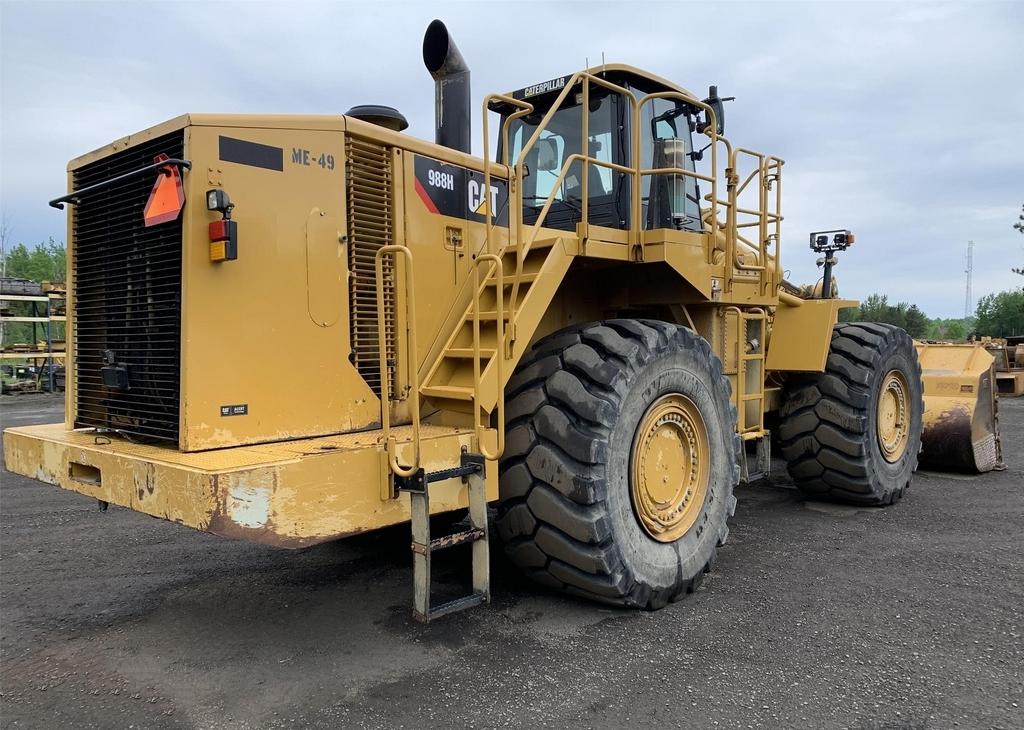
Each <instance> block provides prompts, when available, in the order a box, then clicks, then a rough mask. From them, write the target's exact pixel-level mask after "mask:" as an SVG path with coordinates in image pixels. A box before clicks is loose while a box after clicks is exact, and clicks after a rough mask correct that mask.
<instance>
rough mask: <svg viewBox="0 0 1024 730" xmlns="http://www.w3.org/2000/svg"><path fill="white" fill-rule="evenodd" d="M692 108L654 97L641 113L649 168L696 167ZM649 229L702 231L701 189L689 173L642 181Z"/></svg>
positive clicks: (643, 159)
mask: <svg viewBox="0 0 1024 730" xmlns="http://www.w3.org/2000/svg"><path fill="white" fill-rule="evenodd" d="M690 120H691V116H690V113H689V110H688V109H687V108H686V107H684V106H683V105H681V104H679V103H678V102H676V101H675V100H671V99H654V100H652V101H649V102H647V103H646V104H644V106H643V108H642V110H641V115H640V130H639V134H640V161H641V165H642V166H643V167H644V168H646V169H659V168H662V169H663V168H670V167H671V168H681V169H684V170H690V171H693V170H694V162H693V155H692V152H693V147H692V142H691V138H690ZM640 194H641V201H642V202H641V208H642V219H643V221H644V227H646V228H676V229H680V230H692V231H699V230H702V224H701V220H700V191H699V188H698V186H697V180H696V179H695V178H693V177H690V176H688V175H671V174H664V175H646V176H644V178H643V179H642V180H641V183H640Z"/></svg>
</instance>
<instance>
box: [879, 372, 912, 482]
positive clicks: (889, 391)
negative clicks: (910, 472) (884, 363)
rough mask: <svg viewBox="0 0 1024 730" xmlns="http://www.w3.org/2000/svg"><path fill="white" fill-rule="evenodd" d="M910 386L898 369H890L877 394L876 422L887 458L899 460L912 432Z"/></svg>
mask: <svg viewBox="0 0 1024 730" xmlns="http://www.w3.org/2000/svg"><path fill="white" fill-rule="evenodd" d="M909 393H910V388H908V387H907V380H906V378H905V377H904V376H903V373H901V372H900V371H899V370H890V371H889V372H888V373H886V374H885V377H884V378H883V379H882V386H881V391H880V392H879V395H878V413H877V415H876V425H877V431H878V445H879V447H880V448H881V450H882V456H883V457H884V458H885V460H886V461H888V462H890V463H894V462H896V461H899V459H900V457H901V456H903V452H904V451H906V450H907V442H908V440H909V436H910V409H909V406H908V403H907V396H908V394H909Z"/></svg>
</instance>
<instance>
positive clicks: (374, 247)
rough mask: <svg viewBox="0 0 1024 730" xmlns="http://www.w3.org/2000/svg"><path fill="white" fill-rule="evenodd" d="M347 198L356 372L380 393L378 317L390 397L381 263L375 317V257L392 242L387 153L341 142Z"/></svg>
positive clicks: (387, 271) (388, 310)
mask: <svg viewBox="0 0 1024 730" xmlns="http://www.w3.org/2000/svg"><path fill="white" fill-rule="evenodd" d="M346 160H347V164H346V186H347V192H348V240H349V245H348V266H349V272H350V277H349V305H350V306H349V317H350V318H351V322H350V325H351V328H350V331H351V333H352V354H353V357H354V362H355V366H356V369H358V371H359V374H360V375H362V376H363V379H364V380H365V381H366V382H367V384H368V385H369V386H370V387H371V388H372V389H373V391H374V392H375V393H376V394H377V395H378V396H379V395H380V393H381V387H380V386H381V372H380V341H379V340H380V337H379V333H378V329H377V321H378V317H379V316H383V318H384V323H385V334H386V340H387V341H386V342H385V343H384V346H385V350H386V352H387V363H388V373H387V377H388V382H389V390H390V392H391V394H392V396H394V394H395V391H396V383H395V371H396V360H397V346H396V341H397V332H396V328H395V285H394V265H393V260H392V258H391V257H390V256H389V257H387V258H385V259H384V311H383V312H378V311H377V284H376V279H377V273H376V268H375V267H376V263H375V261H376V254H377V251H378V250H379V249H380V248H381V247H382V246H387V245H388V244H390V243H391V242H392V231H391V226H392V218H391V212H392V211H391V200H392V192H393V178H392V170H391V148H390V147H385V146H384V145H379V144H375V143H373V142H368V141H366V140H362V139H358V138H355V137H351V136H350V137H348V138H347V140H346Z"/></svg>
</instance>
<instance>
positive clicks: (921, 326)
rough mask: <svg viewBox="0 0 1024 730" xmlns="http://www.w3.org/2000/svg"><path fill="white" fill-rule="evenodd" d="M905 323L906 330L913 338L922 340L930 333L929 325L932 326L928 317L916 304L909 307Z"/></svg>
mask: <svg viewBox="0 0 1024 730" xmlns="http://www.w3.org/2000/svg"><path fill="white" fill-rule="evenodd" d="M905 321H906V324H905V326H904V329H905V330H906V331H907V334H908V335H910V336H911V337H916V338H917V339H920V338H922V337H924V336H925V335H926V334H927V333H928V325H929V324H930V322H929V320H928V317H927V316H926V315H925V313H924V312H922V311H921V310H920V309H918V308H917V305H916V304H911V305H910V306H909V307H907V310H906V320H905Z"/></svg>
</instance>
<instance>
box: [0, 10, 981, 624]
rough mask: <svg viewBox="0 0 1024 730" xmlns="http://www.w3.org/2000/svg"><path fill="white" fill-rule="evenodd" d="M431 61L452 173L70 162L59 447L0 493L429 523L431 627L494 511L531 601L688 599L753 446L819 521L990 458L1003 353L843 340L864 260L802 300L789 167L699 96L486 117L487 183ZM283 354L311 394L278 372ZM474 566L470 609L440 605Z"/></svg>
mask: <svg viewBox="0 0 1024 730" xmlns="http://www.w3.org/2000/svg"><path fill="white" fill-rule="evenodd" d="M423 59H424V62H425V64H426V67H427V69H428V71H429V72H430V73H431V75H432V76H433V78H434V79H435V83H436V111H437V129H436V141H435V142H434V143H430V142H426V141H423V140H419V139H416V138H414V137H411V136H409V135H407V134H404V133H403V130H404V129H405V127H406V126H407V125H406V122H405V119H404V117H403V116H402V115H401V113H400V112H398V111H396V110H394V109H390V108H388V107H377V106H369V107H368V106H361V107H354V108H353V109H352V110H350V111H349V112H348V113H347V114H346V115H325V116H255V115H202V114H188V115H184V116H181V117H178V118H176V119H172V120H170V121H168V122H165V123H163V124H160V125H157V126H156V127H153V128H152V129H148V130H145V131H143V132H140V133H137V134H133V135H130V136H128V137H125V138H122V139H120V140H118V141H117V142H114V143H112V144H110V145H107V146H105V147H103V148H101V149H99V150H96V151H94V152H91V153H89V154H86V155H84V156H82V157H80V158H78V159H76V160H73V161H72V162H71V163H70V165H69V167H68V189H69V191H70V192H69V193H68V194H66V195H64V196H62V197H60V198H57V199H56V200H54V201H52V205H54V206H55V207H57V208H62V207H64V206H67V207H68V208H69V214H68V242H69V250H68V262H69V263H68V282H69V284H70V288H69V292H68V296H69V308H68V317H69V322H70V325H69V332H70V339H69V343H68V347H69V349H70V350H71V354H72V359H70V360H69V362H71V363H73V366H71V367H69V372H68V378H67V401H66V406H67V408H66V412H67V416H66V421H65V423H61V424H52V425H45V426H35V427H22V428H12V429H9V430H7V432H6V435H5V439H4V447H5V459H6V462H7V466H8V468H9V469H10V470H11V471H14V472H17V473H20V474H24V475H28V476H31V477H34V478H36V479H39V480H42V481H45V482H48V483H51V484H55V485H59V486H61V487H63V488H65V489H69V490H73V491H76V492H79V493H81V494H85V495H89V496H92V497H94V498H96V499H97V500H99V501H100V503H101V505H106V504H108V503H114V504H118V505H122V506H125V507H128V508H130V509H134V510H138V511H140V512H144V513H147V514H150V515H154V516H157V517H162V518H165V519H168V520H173V521H176V522H180V523H182V524H185V525H189V526H191V527H194V528H197V529H201V530H205V531H208V532H212V533H215V534H218V535H223V536H226V537H234V538H242V539H247V540H254V541H257V542H262V543H266V544H271V545H278V546H282V547H291V548H297V547H303V546H307V545H312V544H315V543H319V542H323V541H327V540H334V539H337V538H340V537H344V536H346V535H352V534H355V533H358V532H364V531H367V530H373V529H377V528H381V527H384V526H387V525H394V524H398V523H403V522H406V521H411V526H412V551H413V561H414V579H415V586H414V594H415V598H414V606H415V613H416V615H417V616H418V617H419V618H421V619H424V620H428V619H430V618H433V617H436V616H438V615H441V614H443V613H447V612H450V611H454V610H456V609H460V608H465V607H468V606H472V605H476V604H479V603H483V602H486V601H488V600H489V597H490V583H489V580H490V579H489V555H488V544H489V543H488V537H489V535H488V529H489V521H488V503H494V502H496V503H497V513H496V520H495V521H494V525H495V527H496V530H497V533H498V536H499V537H500V539H501V541H502V542H503V543H504V546H505V549H506V550H507V552H508V555H509V556H510V558H511V560H512V561H513V562H515V563H516V564H517V565H519V566H520V567H522V569H523V570H524V571H526V572H527V574H529V575H530V576H531V577H532V578H534V579H535V580H536V581H538V582H539V583H542V584H544V585H547V586H551V587H552V588H557V589H560V590H566V591H569V592H571V593H575V594H578V595H582V596H586V597H588V598H592V599H595V600H599V601H604V602H607V603H611V604H616V605H623V606H638V607H645V608H658V607H660V606H663V605H665V604H666V603H667V602H669V601H672V600H675V599H677V598H678V597H680V596H682V595H684V594H685V593H687V592H690V591H692V590H693V589H694V588H695V587H696V586H697V585H698V583H699V581H700V580H701V577H702V576H703V575H704V574H705V573H706V572H707V571H708V570H710V569H711V567H712V565H713V564H714V559H715V552H716V550H717V548H718V547H719V546H720V545H722V544H723V543H724V542H725V541H726V538H727V536H728V518H729V517H730V515H732V514H733V511H734V510H735V507H736V498H735V497H734V495H733V490H734V488H735V486H736V485H737V483H738V482H739V481H740V480H741V479H742V480H746V481H753V480H756V479H758V478H761V477H763V476H765V475H766V474H767V470H768V464H769V459H770V445H771V436H772V434H771V433H770V430H769V428H768V427H767V425H768V424H773V423H777V424H778V426H777V434H776V436H777V438H778V445H779V447H780V449H781V452H782V455H783V457H784V458H785V459H786V462H787V464H788V467H789V471H790V474H791V475H792V477H793V480H794V482H795V483H796V485H797V487H798V488H799V489H801V490H802V491H803V492H805V493H806V494H808V495H809V496H811V497H821V498H829V499H840V500H844V501H849V502H854V503H856V504H863V505H884V504H890V503H892V502H894V501H896V500H897V499H899V498H900V497H901V496H903V494H904V493H905V490H906V489H907V487H908V486H909V485H910V482H911V479H912V476H913V473H914V471H915V469H916V468H917V465H918V457H919V452H920V449H921V439H922V427H923V426H924V425H925V423H926V419H925V418H924V414H925V413H929V414H933V416H934V421H935V422H936V423H938V422H940V421H942V414H943V413H953V412H954V411H955V412H956V414H957V416H956V418H955V419H953V420H955V421H956V424H958V425H956V427H955V428H951V429H946V430H945V431H944V433H946V434H953V435H954V439H959V440H960V442H962V443H961V446H962V447H963V448H962V449H960V450H959V451H957V453H961V454H969V455H971V457H972V459H973V462H972V463H970V464H967V465H966V466H970V467H976V468H982V469H983V468H989V467H991V466H992V462H993V459H991V458H988V456H992V455H995V456H996V460H997V451H994V450H993V449H996V448H997V445H998V440H997V434H996V431H995V422H994V416H995V411H994V407H990V408H989V409H988V411H984V409H982V408H977V407H976V404H977V403H978V402H979V401H980V402H984V403H986V404H994V401H992V397H993V396H992V392H991V390H992V383H991V379H989V380H986V379H985V377H986V375H985V373H986V372H989V371H990V369H991V363H990V362H989V363H988V367H989V371H986V370H985V367H986V364H985V362H984V358H983V357H982V356H985V353H984V352H981V351H979V350H977V349H976V348H972V349H971V350H970V358H972V365H971V368H966V367H965V364H964V363H960V364H959V365H958V364H956V363H955V362H952V361H950V362H946V363H944V365H946V366H948V367H941V368H938V369H936V368H934V367H932V366H931V365H930V364H929V361H930V360H934V359H935V358H938V357H940V356H942V354H943V353H947V352H949V350H948V348H943V347H941V346H938V345H923V346H921V347H922V348H923V349H921V350H920V356H919V353H918V351H916V350H915V346H914V343H913V342H912V341H911V340H910V338H909V337H908V336H907V335H906V333H904V332H903V331H902V330H899V329H896V328H893V327H889V326H885V325H876V324H869V323H860V324H836V322H837V312H838V311H839V309H840V308H843V307H849V306H853V305H854V304H855V302H851V301H847V300H841V299H838V298H836V297H835V296H833V291H834V290H833V287H832V276H831V267H832V266H833V265H834V264H835V255H836V252H837V251H838V250H841V249H843V248H845V247H846V246H848V245H849V244H850V243H851V242H852V236H851V235H850V234H849V233H848V232H846V231H832V232H826V233H823V234H814V235H812V237H811V246H812V248H813V249H814V250H815V251H818V252H822V253H824V254H825V258H824V259H823V260H822V261H823V265H824V266H825V269H826V271H825V276H824V277H823V279H822V284H821V286H819V287H817V288H811V289H809V290H807V291H809V294H806V295H805V296H800V295H799V292H800V291H801V290H800V289H798V288H796V287H794V286H792V285H791V284H789V283H788V282H786V281H784V279H783V276H782V259H781V244H782V238H781V224H782V213H781V200H782V192H781V189H782V170H783V162H782V160H781V159H779V158H777V157H774V156H771V155H767V154H762V153H759V152H754V151H752V150H748V149H746V148H742V147H735V146H733V145H732V144H731V143H730V142H729V141H728V139H726V138H725V137H724V136H723V133H724V126H725V125H724V101H725V100H724V99H722V98H721V97H719V95H718V93H717V91H716V89H715V87H711V90H710V93H709V94H708V96H707V97H706V98H704V99H701V98H699V97H698V96H697V95H695V94H693V93H691V92H689V91H687V90H685V89H683V88H681V87H679V86H677V85H675V84H674V83H671V82H669V81H666V80H664V79H661V78H658V77H657V76H654V75H652V74H649V73H646V72H644V71H641V70H639V69H636V68H632V67H630V66H625V65H618V64H608V65H602V66H600V67H597V68H591V69H588V70H586V71H580V72H577V73H574V74H571V75H567V76H561V77H558V78H554V79H550V80H547V81H542V82H540V83H535V84H533V85H530V86H526V87H524V88H522V89H519V90H517V91H513V92H511V93H507V94H491V95H489V96H487V97H485V99H484V101H483V105H482V108H481V112H482V115H481V116H482V121H483V140H484V156H483V157H482V158H481V157H476V156H474V155H472V154H471V151H470V138H471V135H470V132H471V127H470V118H471V116H472V115H471V102H470V85H469V78H470V77H469V70H468V67H467V65H466V63H465V61H464V60H463V58H462V56H461V54H460V53H459V51H458V49H457V48H456V46H455V44H454V43H453V42H452V40H451V38H450V36H449V34H448V31H447V29H446V28H445V26H444V25H443V24H442V23H441V22H440V21H435V22H433V23H432V24H431V25H430V27H429V28H428V29H427V33H426V36H425V38H424V42H423ZM495 119H496V120H497V126H496V127H494V121H495ZM492 128H493V129H494V132H495V135H494V138H493V140H496V145H497V149H496V154H495V156H494V160H493V161H492V155H491V148H492V146H493V144H494V142H493V140H492V136H491V131H492ZM965 352H966V350H965ZM297 353H301V355H302V359H303V361H304V362H305V363H307V364H308V368H309V370H308V371H307V374H310V373H311V374H312V376H313V377H312V378H310V377H303V378H278V377H273V374H274V373H279V372H282V371H283V370H284V369H285V368H286V367H288V366H289V365H290V364H291V363H293V362H294V359H295V355H296V354H297ZM922 365H923V366H924V370H922ZM940 370H941V372H940ZM922 373H923V375H922ZM932 385H934V388H933V387H932ZM933 404H934V408H933ZM964 418H966V423H967V424H968V428H967V430H966V432H965V431H964V428H963V426H964V422H965V421H964ZM974 426H978V428H974ZM982 442H984V443H982ZM979 444H980V446H979ZM979 449H980V451H979ZM986 449H988V451H985V450H986ZM941 451H942V453H943V456H944V457H948V456H950V455H952V454H953V450H952V449H945V448H943V449H941ZM986 454H987V455H988V456H986ZM979 455H981V456H982V457H985V458H980V459H979ZM960 466H964V464H961V465H960ZM467 507H468V509H469V519H468V524H467V526H466V527H465V529H461V530H458V531H456V532H454V533H452V534H448V535H445V536H442V537H437V536H435V535H432V534H431V529H430V526H431V519H430V518H431V515H439V514H443V513H448V512H452V511H456V510H462V509H465V508H467ZM458 545H468V546H471V547H470V551H471V554H472V589H471V591H470V592H469V593H468V594H467V595H465V596H461V597H457V598H454V599H452V600H448V601H446V602H444V603H442V604H440V605H437V604H436V603H435V602H434V601H433V599H434V598H435V596H434V594H433V593H432V590H431V585H432V581H431V561H432V556H433V554H434V553H435V552H436V551H438V550H442V549H448V548H452V547H455V546H458Z"/></svg>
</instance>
